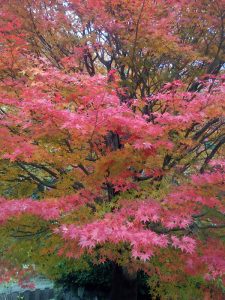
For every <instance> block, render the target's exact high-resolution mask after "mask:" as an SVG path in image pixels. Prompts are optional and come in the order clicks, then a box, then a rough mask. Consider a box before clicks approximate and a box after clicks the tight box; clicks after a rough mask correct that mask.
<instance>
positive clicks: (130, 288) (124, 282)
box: [110, 264, 137, 300]
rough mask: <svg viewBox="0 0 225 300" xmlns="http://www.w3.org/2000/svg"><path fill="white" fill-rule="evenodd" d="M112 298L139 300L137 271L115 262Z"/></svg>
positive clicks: (111, 299)
mask: <svg viewBox="0 0 225 300" xmlns="http://www.w3.org/2000/svg"><path fill="white" fill-rule="evenodd" d="M110 300H137V273H136V272H134V273H132V274H131V273H128V272H127V270H126V268H122V267H119V266H118V265H116V264H115V266H114V270H113V282H112V290H111V294H110Z"/></svg>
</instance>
